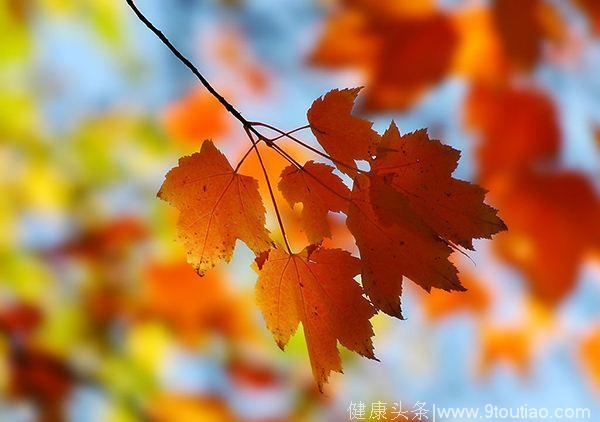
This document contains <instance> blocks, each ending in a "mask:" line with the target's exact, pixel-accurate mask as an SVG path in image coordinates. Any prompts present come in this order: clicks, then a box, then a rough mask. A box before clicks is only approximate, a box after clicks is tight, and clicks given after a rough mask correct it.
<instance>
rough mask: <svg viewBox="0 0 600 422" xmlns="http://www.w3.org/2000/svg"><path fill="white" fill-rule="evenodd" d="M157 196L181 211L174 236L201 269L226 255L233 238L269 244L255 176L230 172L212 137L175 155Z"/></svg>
mask: <svg viewBox="0 0 600 422" xmlns="http://www.w3.org/2000/svg"><path fill="white" fill-rule="evenodd" d="M158 197H159V198H161V199H163V200H165V201H167V202H169V203H170V204H171V205H173V206H175V207H176V208H177V209H178V210H179V211H180V216H179V222H178V236H179V239H180V240H181V242H182V243H183V244H184V246H185V248H186V249H187V252H188V262H189V263H190V264H192V265H193V266H194V267H195V268H196V270H197V271H198V273H199V274H201V275H202V274H204V273H205V272H206V271H207V270H209V269H210V268H212V267H214V266H215V264H217V263H218V262H219V261H221V260H225V261H227V262H228V261H229V260H230V259H231V256H232V254H233V250H234V247H235V241H236V239H240V240H242V241H243V242H244V243H246V245H248V247H249V248H250V249H252V250H253V251H254V253H256V254H258V253H260V252H263V251H265V250H267V249H269V247H270V244H271V243H270V240H269V233H268V231H267V230H266V229H265V208H264V206H263V203H262V200H261V197H260V195H259V193H258V183H257V181H256V180H255V179H253V178H251V177H248V176H243V175H240V174H238V173H237V172H235V171H234V169H233V168H232V167H231V164H229V162H228V161H227V158H225V156H224V155H223V154H221V153H220V152H219V150H217V148H216V147H215V146H214V144H213V143H212V142H211V141H204V143H203V144H202V149H201V150H200V152H199V153H195V154H193V155H190V156H187V157H183V158H181V159H180V160H179V166H177V167H175V168H174V169H172V170H171V171H170V172H169V173H168V174H167V176H166V179H165V182H164V183H163V185H162V187H161V189H160V191H159V193H158Z"/></svg>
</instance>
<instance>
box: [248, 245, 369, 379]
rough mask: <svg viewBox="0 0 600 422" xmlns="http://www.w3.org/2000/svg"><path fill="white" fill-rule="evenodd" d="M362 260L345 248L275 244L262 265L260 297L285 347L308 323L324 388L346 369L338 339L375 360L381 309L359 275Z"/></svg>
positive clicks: (314, 363) (312, 357)
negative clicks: (375, 325)
mask: <svg viewBox="0 0 600 422" xmlns="http://www.w3.org/2000/svg"><path fill="white" fill-rule="evenodd" d="M359 272H360V265H359V260H358V259H357V258H354V257H352V256H351V255H350V254H349V253H348V252H345V251H342V250H340V249H323V248H319V247H309V248H306V249H304V250H303V251H302V252H300V253H299V254H292V255H290V254H289V253H287V252H285V251H283V250H281V249H274V250H272V251H271V252H270V254H269V256H268V258H267V259H266V261H265V262H264V264H263V265H262V268H261V269H260V270H259V277H258V282H257V284H256V292H257V302H258V306H259V307H260V309H261V311H262V313H263V316H264V318H265V321H266V323H267V327H268V328H269V330H270V331H271V332H272V333H273V335H274V336H275V340H276V342H277V344H278V345H279V347H280V348H282V349H283V348H284V347H285V345H286V344H287V342H288V340H289V339H290V337H291V336H292V334H294V332H295V331H296V329H297V327H298V324H299V323H302V327H303V329H304V335H305V337H306V343H307V346H308V353H309V356H310V361H311V365H312V371H313V375H314V377H315V380H316V381H317V384H318V386H319V390H322V388H323V384H324V383H325V382H326V381H327V379H328V378H329V374H330V372H331V371H337V372H341V370H342V365H341V361H340V356H339V351H338V348H337V343H338V341H339V342H340V344H342V345H343V346H344V347H346V348H348V349H350V350H353V351H355V352H357V353H359V354H361V355H362V356H365V357H368V358H371V359H374V358H375V356H374V354H373V344H372V341H371V337H372V336H373V329H372V327H371V323H370V322H369V319H370V318H371V317H372V316H373V315H374V313H375V310H374V309H373V307H372V306H371V304H370V303H369V301H367V300H366V299H365V298H364V297H363V295H362V289H361V288H360V285H359V284H358V283H357V282H356V281H354V279H353V278H354V277H355V276H356V275H357V274H358V273H359Z"/></svg>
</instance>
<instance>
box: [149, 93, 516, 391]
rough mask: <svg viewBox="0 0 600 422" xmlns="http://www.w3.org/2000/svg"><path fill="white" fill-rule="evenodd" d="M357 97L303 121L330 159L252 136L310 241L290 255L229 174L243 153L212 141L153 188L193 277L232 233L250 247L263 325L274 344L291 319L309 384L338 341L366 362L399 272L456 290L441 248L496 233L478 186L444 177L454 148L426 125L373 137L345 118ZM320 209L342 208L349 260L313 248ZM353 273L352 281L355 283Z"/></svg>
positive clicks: (320, 234) (342, 97)
mask: <svg viewBox="0 0 600 422" xmlns="http://www.w3.org/2000/svg"><path fill="white" fill-rule="evenodd" d="M358 93H359V89H344V90H333V91H331V92H329V93H327V94H326V95H325V96H323V97H322V98H319V99H317V100H316V101H315V102H314V103H313V105H312V107H311V108H310V109H309V110H308V121H309V124H310V125H309V126H310V129H311V130H312V132H313V134H314V136H315V137H316V139H317V141H318V142H319V144H320V145H321V146H322V147H323V149H324V150H325V151H326V154H323V155H324V156H326V157H327V158H329V159H330V160H331V161H332V162H333V163H334V164H335V166H336V167H332V166H330V165H328V164H324V163H317V162H314V161H308V162H306V163H305V164H300V163H298V162H297V161H296V160H295V159H294V158H293V157H291V156H290V155H289V154H287V153H286V152H285V151H284V150H283V149H282V148H281V147H279V146H278V145H277V144H276V141H274V140H270V139H267V138H265V137H259V139H262V140H264V141H265V143H266V144H267V145H268V146H270V147H272V148H274V149H276V150H277V151H278V152H280V153H281V154H282V155H283V156H285V157H286V158H287V159H289V161H290V163H291V164H290V165H289V166H288V167H287V168H285V169H284V170H283V172H282V174H281V180H280V182H279V189H280V190H281V192H282V194H283V196H284V197H285V198H286V200H287V201H288V202H289V203H290V205H291V206H292V207H293V206H294V205H295V204H297V203H300V204H302V213H301V217H300V219H301V224H302V226H303V227H304V231H305V233H306V235H307V238H308V241H309V245H308V246H306V247H305V248H304V249H303V250H302V251H301V252H299V253H293V252H292V250H291V248H290V245H289V243H288V241H287V239H286V237H285V230H284V228H283V223H282V222H281V220H280V223H281V229H282V232H283V233H282V234H283V238H284V242H285V245H286V247H285V248H283V246H280V245H277V244H276V243H275V242H274V241H273V240H272V239H271V238H270V235H269V232H268V231H267V229H266V228H265V220H266V218H265V214H266V211H265V207H264V205H263V203H262V200H261V196H260V193H259V189H258V181H257V180H255V179H253V178H252V177H250V176H245V175H242V174H240V173H239V172H238V170H239V169H240V167H241V165H242V164H243V161H244V159H242V161H240V163H239V164H238V165H237V166H236V167H235V168H233V167H232V166H231V164H230V163H229V162H228V160H227V159H226V157H225V156H224V155H223V154H222V153H220V152H219V151H218V150H217V148H216V147H215V146H214V144H213V143H212V142H211V141H204V143H203V144H202V148H201V150H200V152H198V153H195V154H193V155H191V156H187V157H183V158H182V159H180V161H179V165H178V166H177V167H175V168H174V169H172V170H171V171H170V172H169V173H168V174H167V176H166V180H165V182H164V184H163V186H162V187H161V189H160V192H159V193H158V196H159V197H160V198H162V199H164V200H165V201H168V202H169V203H171V204H172V205H173V206H175V207H176V208H177V209H178V210H179V211H180V218H179V222H178V236H179V239H180V240H181V242H182V243H183V244H184V245H185V248H186V250H187V252H188V262H190V263H191V264H192V265H193V266H194V267H195V268H196V270H197V271H198V273H199V274H201V275H202V274H205V273H206V272H207V271H208V270H210V269H211V268H212V267H214V266H215V265H216V264H217V263H218V262H219V261H221V260H225V261H229V260H230V259H231V257H232V254H233V251H234V247H235V242H236V240H237V239H240V240H242V241H243V242H244V243H246V245H247V246H248V247H249V248H250V249H251V250H252V251H253V252H254V253H255V254H256V256H257V259H256V265H257V269H258V272H259V278H258V282H257V288H256V290H257V301H258V304H259V307H260V308H261V310H262V312H263V315H264V318H265V320H266V323H267V326H268V328H269V329H270V330H271V331H272V332H273V335H274V336H275V339H276V342H277V344H278V345H279V346H280V347H281V348H283V347H284V346H285V345H286V344H287V342H288V340H289V338H290V337H291V335H292V334H293V333H294V332H295V331H296V329H297V327H298V325H299V323H302V326H303V329H304V334H305V336H306V341H307V344H308V351H309V355H310V359H311V363H312V368H313V374H314V376H315V379H316V380H317V383H318V385H319V388H322V385H323V383H324V382H325V381H326V380H327V379H328V376H329V373H330V371H332V370H335V371H341V362H340V357H339V352H338V349H337V343H338V342H339V343H340V344H342V345H343V346H345V347H347V348H348V349H350V350H353V351H355V352H357V353H359V354H361V355H363V356H365V357H368V358H375V355H374V353H373V344H372V339H371V337H372V336H373V330H372V327H371V324H370V322H369V319H370V318H371V317H372V316H373V315H374V314H375V313H376V312H377V311H382V312H385V313H386V314H388V315H391V316H395V317H398V318H402V313H401V308H400V295H401V293H402V282H403V279H404V277H407V278H409V279H411V280H412V281H413V282H415V283H416V284H418V285H419V286H421V287H422V288H423V289H425V290H426V291H430V290H431V289H432V288H439V289H444V290H447V291H453V290H457V291H461V290H464V288H463V287H462V285H461V283H460V281H459V279H458V277H457V269H456V268H455V267H454V265H453V264H452V263H451V262H450V261H449V260H448V257H449V256H450V254H451V253H452V251H453V250H456V249H458V248H460V247H462V248H466V249H472V248H473V243H472V242H473V239H476V238H490V237H491V236H492V235H493V234H495V233H497V232H499V231H502V230H504V229H505V226H504V223H503V222H502V220H500V218H499V217H498V216H497V215H496V210H494V209H493V208H491V207H490V206H488V205H486V204H485V203H484V202H483V200H484V195H485V191H484V190H483V189H481V188H479V187H478V186H476V185H472V184H470V183H468V182H465V181H461V180H457V179H454V178H452V173H453V172H454V170H455V168H456V166H457V162H458V158H459V152H458V151H457V150H454V149H452V148H450V147H448V146H445V145H443V144H442V143H441V142H439V141H436V140H430V139H429V137H428V136H427V133H426V132H425V131H418V132H414V133H410V134H407V135H404V136H401V135H400V133H399V131H398V129H397V127H396V126H395V124H394V123H393V122H392V124H391V125H390V127H389V128H388V130H387V131H386V132H385V133H384V134H383V135H379V134H378V133H377V132H376V131H374V130H373V129H372V123H371V122H369V121H366V120H364V119H361V118H359V117H356V116H354V115H352V109H353V107H354V102H355V100H356V97H357V95H358ZM248 132H249V131H248ZM284 135H285V136H286V137H290V138H291V139H294V140H297V138H295V137H292V135H290V134H284ZM249 136H250V139H251V141H252V142H253V146H252V149H255V150H256V152H257V154H259V155H260V153H259V152H258V149H257V145H256V143H255V141H254V139H253V137H252V135H251V134H250V133H249ZM282 136H283V135H282ZM299 142H301V141H299ZM252 149H251V150H250V151H249V153H250V152H251V151H252ZM244 158H245V157H244ZM360 161H364V162H366V163H367V164H366V165H365V166H360V165H359V162H360ZM367 166H368V170H365V169H362V168H361V167H367ZM336 170H337V171H339V172H341V173H342V174H345V175H346V176H348V177H349V178H350V179H351V180H352V186H351V188H348V187H347V186H346V184H344V182H343V180H342V178H341V177H340V176H339V175H338V174H336ZM269 185H270V184H269ZM274 205H275V207H276V212H277V216H278V218H280V216H279V211H278V210H277V204H276V203H275V204H274ZM329 212H341V213H344V214H346V216H347V220H346V224H347V227H348V229H349V230H350V232H351V233H352V235H353V236H354V238H355V241H356V245H357V247H358V251H359V253H360V259H359V258H355V257H353V256H352V255H351V254H350V253H349V252H346V251H344V250H341V249H330V248H326V247H323V246H322V245H321V243H322V241H323V239H324V238H325V237H329V236H331V230H330V227H329V224H328V221H327V215H328V213H329ZM359 274H360V276H361V284H358V283H357V282H356V281H355V280H354V277H356V276H357V275H359ZM365 295H366V297H365ZM367 298H368V300H367Z"/></svg>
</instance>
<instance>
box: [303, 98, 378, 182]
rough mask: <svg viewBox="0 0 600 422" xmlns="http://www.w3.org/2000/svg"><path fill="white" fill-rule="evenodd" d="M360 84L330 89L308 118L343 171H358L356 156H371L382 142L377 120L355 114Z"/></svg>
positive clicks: (318, 137) (363, 157) (311, 108)
mask: <svg viewBox="0 0 600 422" xmlns="http://www.w3.org/2000/svg"><path fill="white" fill-rule="evenodd" d="M359 92H360V88H354V89H343V90H337V89H334V90H333V91H330V92H328V93H327V94H325V95H324V96H323V97H321V98H317V99H316V100H315V102H314V103H313V104H312V106H311V107H310V109H309V110H308V113H307V114H308V122H309V123H310V128H311V130H312V132H313V133H314V135H315V137H316V138H317V140H318V141H319V143H320V144H321V146H322V147H323V148H324V149H325V151H327V153H328V154H329V156H330V157H331V158H332V159H333V160H335V161H334V162H335V163H336V164H337V167H338V169H339V170H340V171H342V172H344V173H346V174H348V175H350V176H354V175H356V169H357V167H356V163H355V161H356V160H369V159H370V158H371V156H372V155H373V151H374V147H375V145H376V144H377V143H378V142H379V138H380V137H379V134H378V133H377V132H375V131H374V130H373V128H372V126H373V123H371V122H369V121H367V120H364V119H361V118H359V117H355V116H353V115H352V109H353V107H354V101H355V100H356V97H357V96H358V93H359Z"/></svg>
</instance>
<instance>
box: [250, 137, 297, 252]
mask: <svg viewBox="0 0 600 422" xmlns="http://www.w3.org/2000/svg"><path fill="white" fill-rule="evenodd" d="M244 130H245V131H246V134H247V135H248V138H250V142H252V148H253V149H254V151H255V152H256V156H257V157H258V162H259V163H260V167H261V168H262V171H263V174H264V175H265V181H266V182H267V187H268V188H269V195H270V196H271V201H272V202H273V208H275V214H276V215H277V222H278V223H279V229H280V230H281V235H282V236H283V241H284V242H285V247H286V248H287V251H288V253H289V254H290V255H293V253H292V248H291V247H290V244H289V242H288V238H287V235H286V233H285V228H284V227H283V220H282V219H281V214H280V212H279V207H278V206H277V200H276V199H275V194H274V193H273V186H271V180H270V179H269V173H268V172H267V168H266V167H265V164H264V163H263V159H262V156H261V155H260V151H259V150H258V146H257V145H256V144H257V142H256V141H255V140H254V138H253V137H252V133H250V128H249V127H244Z"/></svg>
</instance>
